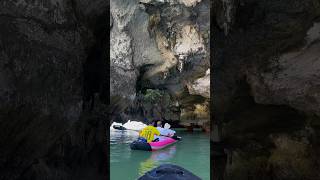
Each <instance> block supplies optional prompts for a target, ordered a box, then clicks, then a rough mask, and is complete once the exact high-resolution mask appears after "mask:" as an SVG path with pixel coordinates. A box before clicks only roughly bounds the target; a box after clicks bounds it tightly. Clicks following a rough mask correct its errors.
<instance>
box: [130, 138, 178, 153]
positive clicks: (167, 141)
mask: <svg viewBox="0 0 320 180" xmlns="http://www.w3.org/2000/svg"><path fill="white" fill-rule="evenodd" d="M158 138H159V140H158V141H155V142H150V143H147V142H145V141H142V140H139V139H138V140H136V141H133V142H132V143H131V144H130V148H131V149H132V150H144V151H156V150H158V149H163V148H165V147H167V146H169V145H171V144H173V143H175V142H177V141H178V140H180V139H181V138H180V137H177V136H174V137H166V136H158Z"/></svg>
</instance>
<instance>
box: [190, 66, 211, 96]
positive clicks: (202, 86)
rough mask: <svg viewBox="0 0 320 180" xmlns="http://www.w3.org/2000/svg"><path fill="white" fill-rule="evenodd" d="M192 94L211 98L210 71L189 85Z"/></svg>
mask: <svg viewBox="0 0 320 180" xmlns="http://www.w3.org/2000/svg"><path fill="white" fill-rule="evenodd" d="M188 90H189V93H190V94H198V95H201V96H203V97H206V98H210V69H208V70H207V72H206V75H205V76H204V77H201V78H199V79H197V80H196V81H194V82H193V84H191V85H188Z"/></svg>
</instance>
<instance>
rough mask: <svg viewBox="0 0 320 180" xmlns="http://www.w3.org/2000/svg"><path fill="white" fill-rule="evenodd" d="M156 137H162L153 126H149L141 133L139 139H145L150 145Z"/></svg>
mask: <svg viewBox="0 0 320 180" xmlns="http://www.w3.org/2000/svg"><path fill="white" fill-rule="evenodd" d="M155 135H158V136H159V135H160V132H159V130H158V129H157V128H155V127H154V126H153V125H152V124H149V125H148V126H147V127H145V128H143V129H142V130H141V131H140V132H139V138H140V139H141V138H143V139H145V140H146V141H147V142H148V143H149V142H152V141H153V140H154V139H155V137H154V136H155Z"/></svg>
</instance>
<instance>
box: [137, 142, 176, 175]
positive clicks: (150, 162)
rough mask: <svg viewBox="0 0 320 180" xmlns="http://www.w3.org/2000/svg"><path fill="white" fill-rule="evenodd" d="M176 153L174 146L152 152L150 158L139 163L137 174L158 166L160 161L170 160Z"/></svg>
mask: <svg viewBox="0 0 320 180" xmlns="http://www.w3.org/2000/svg"><path fill="white" fill-rule="evenodd" d="M175 153H176V146H175V145H173V146H171V147H170V148H166V149H162V150H159V151H154V152H152V154H151V156H150V158H148V159H147V160H145V161H142V162H141V163H140V167H139V176H142V175H144V174H145V173H146V172H148V171H150V170H152V169H153V168H155V167H157V166H159V165H160V164H161V163H162V162H165V161H168V160H170V159H171V158H172V157H173V156H174V155H175Z"/></svg>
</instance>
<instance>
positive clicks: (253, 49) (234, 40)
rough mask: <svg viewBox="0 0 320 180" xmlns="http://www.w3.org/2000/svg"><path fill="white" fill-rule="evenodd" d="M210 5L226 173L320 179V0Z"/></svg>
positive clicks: (215, 106) (215, 114)
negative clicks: (319, 157) (319, 166)
mask: <svg viewBox="0 0 320 180" xmlns="http://www.w3.org/2000/svg"><path fill="white" fill-rule="evenodd" d="M213 10H214V12H213V13H212V14H213V19H214V23H215V24H214V29H213V30H211V31H213V33H212V35H213V39H214V40H213V44H214V45H215V46H214V47H213V48H212V51H214V53H211V54H213V67H214V68H213V71H212V73H213V92H214V94H213V98H212V99H213V109H214V112H213V117H214V122H215V124H218V125H219V126H222V133H221V139H222V141H221V143H222V144H224V145H225V146H226V147H227V149H228V150H229V151H228V152H229V153H228V154H229V163H228V164H227V170H226V172H225V173H226V176H225V178H226V179H317V178H319V173H318V172H317V167H318V166H317V165H316V164H318V163H319V161H318V160H317V159H316V158H315V157H316V156H317V155H318V153H317V151H318V149H319V141H318V140H316V139H317V137H319V132H320V131H319V126H318V122H319V120H320V116H319V75H320V72H319V62H320V58H319V57H320V56H319V53H318V52H319V50H320V49H319V46H318V45H319V44H318V42H319V27H318V24H319V17H320V2H319V1H317V0H308V1H273V0H271V1H255V0H241V1H225V0H216V1H213ZM293 149H295V150H293ZM289 157H291V158H289ZM231 159H232V160H231ZM231 162H232V163H231ZM215 175H216V177H217V178H218V179H219V178H221V176H223V173H219V172H216V173H215Z"/></svg>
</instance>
